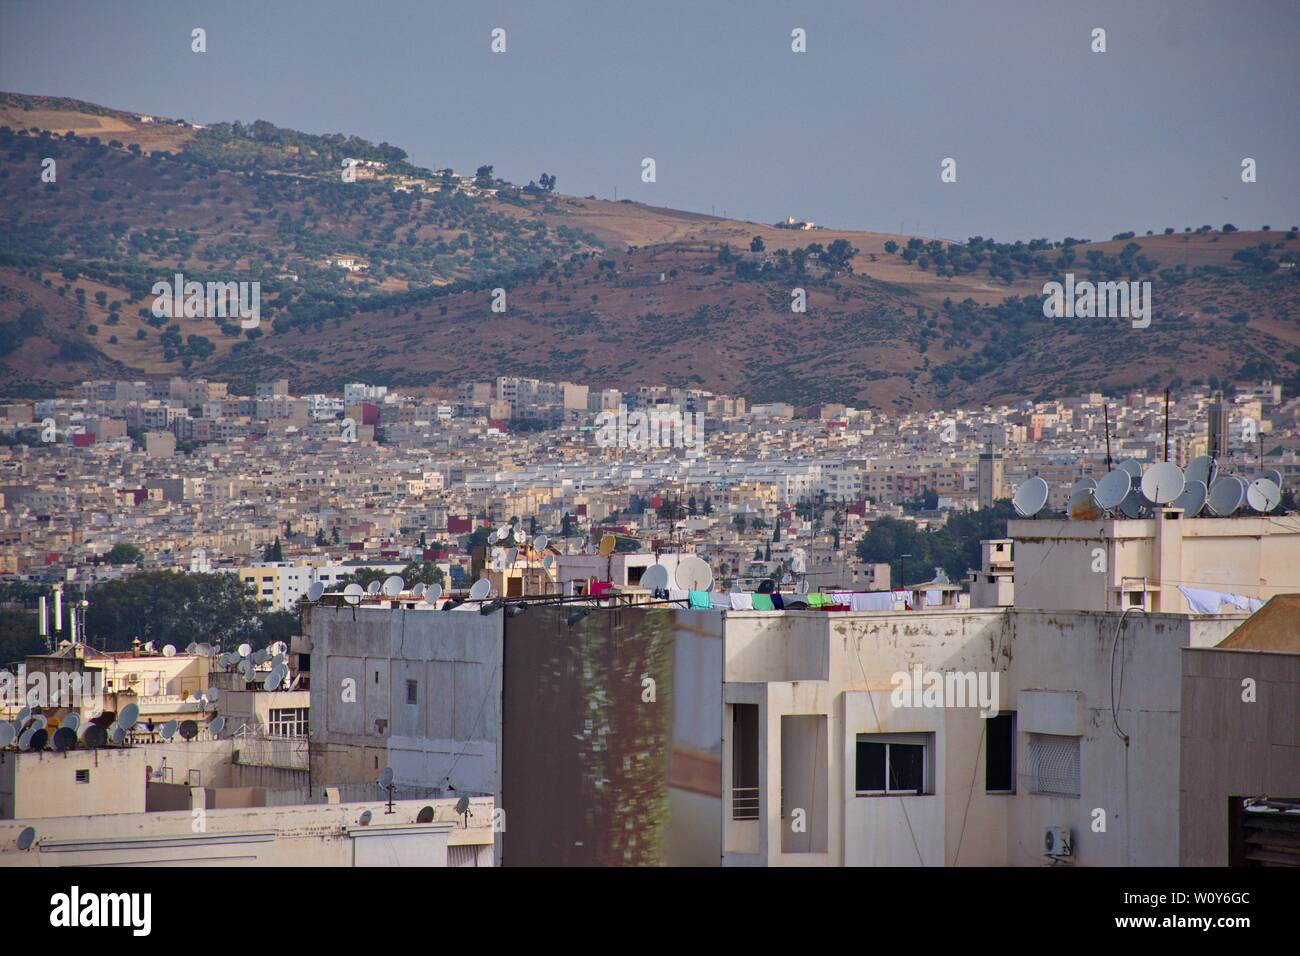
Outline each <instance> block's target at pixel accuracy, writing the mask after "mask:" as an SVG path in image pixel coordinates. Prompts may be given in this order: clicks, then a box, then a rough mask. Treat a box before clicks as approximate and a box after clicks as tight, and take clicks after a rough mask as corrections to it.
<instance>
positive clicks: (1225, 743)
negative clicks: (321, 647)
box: [1178, 595, 1300, 866]
mask: <svg viewBox="0 0 1300 956" xmlns="http://www.w3.org/2000/svg"><path fill="white" fill-rule="evenodd" d="M1182 663H1183V669H1182V678H1183V681H1182V694H1183V696H1182V721H1181V726H1180V731H1181V743H1182V746H1181V754H1180V760H1179V819H1180V824H1181V825H1180V832H1179V861H1178V862H1179V864H1180V865H1182V866H1228V865H1229V860H1230V851H1229V842H1230V840H1229V832H1228V831H1229V818H1230V810H1229V804H1230V802H1231V801H1232V800H1233V799H1235V798H1237V797H1253V796H1264V795H1270V796H1277V797H1287V796H1290V795H1293V794H1300V596H1297V595H1287V596H1285V597H1278V598H1274V599H1273V600H1272V601H1270V602H1269V603H1268V604H1266V605H1265V606H1264V607H1263V608H1262V609H1261V610H1259V611H1257V612H1255V614H1254V615H1252V616H1251V618H1250V619H1249V620H1248V621H1246V623H1244V624H1243V625H1241V627H1239V628H1238V629H1237V630H1236V631H1234V632H1233V633H1232V634H1231V635H1230V636H1229V637H1228V638H1227V639H1226V640H1224V641H1222V642H1220V643H1219V644H1218V645H1217V646H1215V647H1209V648H1203V647H1193V648H1186V649H1185V650H1184V651H1183V661H1182ZM1292 845H1294V843H1292ZM1269 862H1273V863H1278V862H1290V863H1291V864H1292V865H1294V863H1295V862H1296V861H1294V860H1279V859H1277V858H1274V859H1271V860H1269Z"/></svg>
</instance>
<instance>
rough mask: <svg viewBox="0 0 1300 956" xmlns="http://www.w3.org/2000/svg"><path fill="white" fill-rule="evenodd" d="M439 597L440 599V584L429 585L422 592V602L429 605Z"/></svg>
mask: <svg viewBox="0 0 1300 956" xmlns="http://www.w3.org/2000/svg"><path fill="white" fill-rule="evenodd" d="M440 597H442V585H441V584H430V585H429V587H428V589H427V590H426V591H425V592H424V600H425V601H426V602H427V603H429V604H433V603H434V602H436V601H437V600H438V598H440Z"/></svg>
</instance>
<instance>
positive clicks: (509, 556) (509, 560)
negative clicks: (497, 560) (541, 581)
mask: <svg viewBox="0 0 1300 956" xmlns="http://www.w3.org/2000/svg"><path fill="white" fill-rule="evenodd" d="M518 560H519V549H518V548H511V549H510V550H509V551H507V552H506V564H508V565H510V566H511V567H514V563H515V562H516V561H518Z"/></svg>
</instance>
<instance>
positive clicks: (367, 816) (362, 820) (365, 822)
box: [357, 810, 373, 827]
mask: <svg viewBox="0 0 1300 956" xmlns="http://www.w3.org/2000/svg"><path fill="white" fill-rule="evenodd" d="M372 816H373V814H372V813H371V812H370V811H369V810H362V811H361V816H359V817H357V823H359V824H361V825H362V826H363V827H368V826H370V820H371V817H372Z"/></svg>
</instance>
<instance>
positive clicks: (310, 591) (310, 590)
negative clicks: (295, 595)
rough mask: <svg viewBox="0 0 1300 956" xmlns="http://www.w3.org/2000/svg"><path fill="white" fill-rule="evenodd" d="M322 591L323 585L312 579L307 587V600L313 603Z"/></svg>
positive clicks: (318, 598) (323, 591)
mask: <svg viewBox="0 0 1300 956" xmlns="http://www.w3.org/2000/svg"><path fill="white" fill-rule="evenodd" d="M324 593H325V585H323V584H321V583H320V582H319V581H313V582H312V583H311V584H310V585H308V587H307V600H308V601H311V602H312V603H315V602H316V601H319V600H320V597H321V595H322V594H324Z"/></svg>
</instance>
